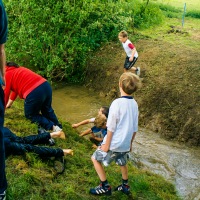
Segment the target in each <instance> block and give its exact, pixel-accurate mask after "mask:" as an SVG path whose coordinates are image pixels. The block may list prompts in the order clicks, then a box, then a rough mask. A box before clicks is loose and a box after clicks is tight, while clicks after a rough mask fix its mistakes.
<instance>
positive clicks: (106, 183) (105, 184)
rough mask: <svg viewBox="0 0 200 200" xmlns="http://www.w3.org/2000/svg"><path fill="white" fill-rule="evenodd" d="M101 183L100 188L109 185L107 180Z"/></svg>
mask: <svg viewBox="0 0 200 200" xmlns="http://www.w3.org/2000/svg"><path fill="white" fill-rule="evenodd" d="M101 183H102V187H109V183H108V181H107V180H105V181H101Z"/></svg>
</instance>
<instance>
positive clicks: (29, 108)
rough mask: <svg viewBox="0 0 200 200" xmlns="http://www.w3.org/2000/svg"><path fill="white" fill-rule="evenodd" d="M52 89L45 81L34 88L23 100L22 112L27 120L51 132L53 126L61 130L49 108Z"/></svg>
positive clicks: (50, 107)
mask: <svg viewBox="0 0 200 200" xmlns="http://www.w3.org/2000/svg"><path fill="white" fill-rule="evenodd" d="M51 103H52V89H51V86H50V84H49V83H48V82H47V81H46V82H44V83H43V84H41V85H40V86H38V87H37V88H35V89H34V90H33V91H32V92H31V93H30V94H29V95H28V96H27V97H26V99H25V102H24V112H25V116H26V118H27V119H30V120H31V122H32V123H37V124H38V125H39V126H41V127H42V128H44V129H45V130H52V128H53V125H57V126H59V127H60V128H61V124H60V123H59V122H58V119H57V117H56V115H55V113H54V110H53V109H52V106H51Z"/></svg>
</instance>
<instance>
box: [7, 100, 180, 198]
mask: <svg viewBox="0 0 200 200" xmlns="http://www.w3.org/2000/svg"><path fill="white" fill-rule="evenodd" d="M62 123H63V127H64V128H63V129H64V131H65V133H66V135H67V139H66V140H64V141H63V140H60V139H57V141H56V146H58V147H61V148H72V149H73V150H74V156H73V157H72V156H67V157H66V169H65V172H64V173H63V174H61V175H58V174H56V172H55V170H54V168H53V161H52V160H41V159H40V158H39V157H37V156H36V155H34V154H32V153H27V154H26V155H24V156H10V157H9V158H8V159H7V160H6V166H7V167H6V172H7V179H8V184H9V185H8V190H7V199H8V200H23V199H24V200H29V199H32V200H44V199H48V200H49V199H51V200H58V199H59V200H62V199H65V200H67V199H69V200H72V199H73V200H76V199H77V200H78V199H87V200H90V199H91V200H92V199H115V200H118V199H119V200H123V199H124V200H125V199H145V200H162V199H163V200H165V199H171V200H178V199H180V198H179V197H177V195H176V191H175V189H174V186H173V185H172V184H171V183H169V182H167V181H165V180H164V178H162V177H160V176H158V175H154V174H152V173H150V172H147V171H142V170H139V169H137V168H135V167H134V166H133V165H132V163H131V162H130V161H129V163H128V167H129V184H130V186H131V191H132V196H131V197H129V198H128V197H127V196H126V195H124V194H122V193H120V192H115V193H114V192H113V194H112V196H111V197H104V196H102V197H94V196H91V195H90V194H89V192H88V191H89V188H90V187H93V186H96V185H98V184H99V179H98V177H97V175H96V172H95V170H94V168H93V165H92V162H91V160H90V157H91V155H92V153H93V151H94V150H93V149H92V148H91V146H92V144H91V143H90V142H89V141H88V140H86V139H84V138H80V137H79V136H78V134H77V132H76V131H75V130H73V129H72V128H71V125H70V124H69V123H67V122H62ZM5 126H7V127H9V128H10V129H11V130H12V131H13V132H15V133H17V134H18V135H20V136H24V135H29V134H32V133H36V132H37V127H36V125H34V124H31V123H30V122H29V121H27V120H26V119H25V117H24V115H23V102H22V101H17V102H15V104H14V105H13V107H12V108H10V109H8V110H6V116H5ZM106 173H107V178H108V180H109V182H110V183H111V185H112V186H113V187H114V186H117V185H119V184H120V182H121V174H120V169H119V167H118V166H116V165H115V164H114V163H112V164H111V166H109V167H108V168H106Z"/></svg>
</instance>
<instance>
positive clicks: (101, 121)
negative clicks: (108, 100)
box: [94, 114, 107, 128]
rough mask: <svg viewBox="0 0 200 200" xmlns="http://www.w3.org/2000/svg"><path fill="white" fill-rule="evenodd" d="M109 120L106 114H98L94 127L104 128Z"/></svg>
mask: <svg viewBox="0 0 200 200" xmlns="http://www.w3.org/2000/svg"><path fill="white" fill-rule="evenodd" d="M106 122H107V118H106V116H105V115H104V114H98V115H97V116H96V118H95V120H94V125H95V126H96V127H97V128H102V127H104V126H105V125H106Z"/></svg>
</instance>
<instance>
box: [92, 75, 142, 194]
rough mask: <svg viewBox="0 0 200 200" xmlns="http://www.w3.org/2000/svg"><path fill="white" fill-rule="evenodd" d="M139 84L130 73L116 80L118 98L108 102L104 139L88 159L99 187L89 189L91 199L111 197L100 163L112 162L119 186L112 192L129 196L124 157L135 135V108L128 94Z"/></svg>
mask: <svg viewBox="0 0 200 200" xmlns="http://www.w3.org/2000/svg"><path fill="white" fill-rule="evenodd" d="M140 84H141V83H140V79H139V77H138V76H137V75H135V74H134V73H131V72H125V73H123V74H122V75H121V77H120V79H119V89H120V93H121V97H120V98H118V99H115V100H114V101H113V102H112V104H111V106H110V109H109V115H108V120H107V135H106V136H105V137H104V140H103V142H102V145H101V146H100V147H99V148H98V149H97V150H96V151H95V152H94V154H93V155H92V157H91V159H92V162H93V164H94V168H95V170H96V172H97V174H98V176H99V178H100V181H101V183H100V185H99V186H97V187H95V188H91V189H90V193H91V194H93V195H102V194H104V195H111V187H110V185H109V183H108V181H107V179H106V174H105V171H104V168H103V166H102V163H103V164H104V166H108V165H109V164H110V163H111V162H112V161H115V163H116V164H117V165H119V166H120V168H121V173H122V184H121V185H119V186H118V187H117V188H116V189H115V190H120V191H122V192H123V193H125V194H129V193H130V187H129V185H128V169H127V165H126V163H127V156H128V155H127V154H128V152H130V151H131V150H132V142H133V140H134V138H135V135H136V132H137V131H138V105H137V102H136V101H135V100H134V99H133V97H132V96H131V94H132V93H134V92H135V91H136V90H137V89H138V88H139V86H140Z"/></svg>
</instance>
